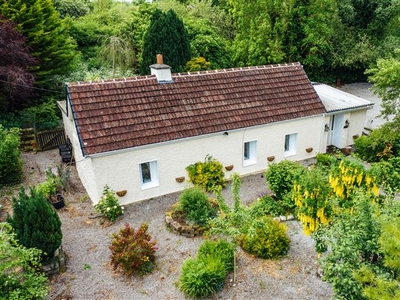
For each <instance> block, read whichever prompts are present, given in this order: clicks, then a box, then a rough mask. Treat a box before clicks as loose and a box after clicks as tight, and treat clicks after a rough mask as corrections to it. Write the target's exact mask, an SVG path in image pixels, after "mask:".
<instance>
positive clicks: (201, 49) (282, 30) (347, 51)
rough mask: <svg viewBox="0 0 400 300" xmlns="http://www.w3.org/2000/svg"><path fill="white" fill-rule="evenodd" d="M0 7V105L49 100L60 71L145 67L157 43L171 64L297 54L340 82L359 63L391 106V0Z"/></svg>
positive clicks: (128, 71)
mask: <svg viewBox="0 0 400 300" xmlns="http://www.w3.org/2000/svg"><path fill="white" fill-rule="evenodd" d="M0 14H1V15H2V16H4V17H5V18H6V19H8V20H10V21H12V22H13V23H15V27H14V28H10V27H9V26H8V24H10V23H8V21H6V20H4V21H5V22H2V23H1V25H2V32H1V35H2V38H3V39H4V41H6V43H5V45H6V47H3V49H6V48H7V49H11V48H12V49H14V50H12V51H7V52H6V53H5V55H2V57H5V58H13V59H12V61H13V63H12V64H11V65H10V64H9V63H7V62H8V61H10V59H7V60H3V61H2V64H0V69H1V67H7V68H6V69H7V71H6V74H2V75H4V76H5V77H8V79H6V80H4V81H5V83H3V84H0V87H1V88H2V90H1V89H0V94H1V93H2V97H1V96H0V99H1V101H2V102H3V103H1V105H2V106H3V109H6V110H7V113H8V111H16V112H17V111H19V110H21V109H23V108H29V107H32V106H36V105H37V104H41V103H44V102H46V103H49V102H50V103H51V102H52V103H55V102H56V101H57V100H59V99H58V98H59V97H61V93H62V89H61V88H62V83H63V82H65V81H82V80H98V79H104V78H110V77H122V76H125V77H126V76H133V75H135V74H148V72H149V66H150V65H151V64H154V63H155V55H156V54H157V53H159V52H161V53H162V54H163V55H164V62H165V63H166V64H169V65H170V66H171V67H172V71H173V72H177V71H182V70H189V71H196V70H206V69H218V68H229V67H237V66H249V65H260V64H271V63H286V62H294V61H299V62H300V63H301V64H302V65H303V66H304V68H305V71H306V72H307V74H308V75H309V77H310V79H311V80H313V81H316V80H318V81H323V82H329V83H333V82H334V81H337V83H340V81H341V82H352V81H355V80H365V79H366V76H365V74H364V71H365V69H367V68H369V69H370V71H369V73H368V75H370V79H371V80H373V81H374V82H375V83H376V88H377V91H378V92H379V93H380V95H384V96H383V98H384V106H385V111H387V112H389V111H390V110H386V104H385V103H388V105H387V106H390V107H392V108H393V107H395V105H394V104H395V101H396V100H395V98H393V95H394V94H396V91H397V86H396V80H395V78H394V75H395V74H396V72H397V71H396V70H397V69H396V68H397V65H398V64H397V62H398V58H397V55H396V54H394V53H395V50H396V49H397V48H399V44H400V34H399V31H398V30H397V29H398V26H399V18H398V16H399V15H400V5H399V3H398V1H395V0H384V1H382V0H369V1H359V0H346V1H335V0H322V1H321V0H311V1H304V0H295V1H293V0H283V1H272V0H257V1H253V2H251V3H250V2H246V1H243V0H227V1H225V0H224V1H216V0H205V1H199V0H189V1H176V0H164V1H153V2H151V3H148V2H147V1H132V2H125V1H115V0H110V1H102V0H98V1H92V2H87V1H83V0H67V1H61V0H57V1H48V0H30V1H25V2H23V1H18V0H12V1H3V2H2V4H1V5H0ZM14 29H16V30H17V31H18V33H16V32H15V30H14ZM10 30H11V31H10ZM10 38H11V39H12V41H11V40H10ZM0 40H1V38H0ZM24 40H25V43H24ZM18 45H19V46H20V47H19V46H18ZM16 46H18V47H19V48H18V49H16ZM28 49H29V53H30V54H28V51H27V50H28ZM29 55H30V56H29ZM203 58H204V60H203ZM187 62H189V64H188V65H186V63H187ZM10 67H12V68H11V69H10ZM27 67H28V68H27ZM3 70H5V69H3ZM16 72H17V73H18V74H19V75H23V76H17V77H16V75H17V73H16ZM23 72H25V73H23ZM390 74H393V76H390ZM2 75H1V72H0V76H2ZM13 76H14V77H13ZM12 78H14V79H16V80H14V79H12ZM0 79H1V78H0ZM10 82H12V85H10ZM33 82H35V85H34V89H31V88H30V87H32V84H33ZM17 83H18V84H17ZM388 87H390V88H389V89H388ZM33 91H35V93H32V92H33ZM6 92H11V94H7V95H8V96H7V97H5V96H4V95H5V94H6ZM386 96H388V97H386ZM5 99H6V100H7V101H5ZM386 100H388V101H386ZM1 119H2V120H3V119H4V120H5V119H7V118H5V117H1ZM7 120H8V119H7ZM39 122H42V120H40V121H39ZM30 123H32V122H31V121H30ZM36 125H38V126H41V125H40V124H36Z"/></svg>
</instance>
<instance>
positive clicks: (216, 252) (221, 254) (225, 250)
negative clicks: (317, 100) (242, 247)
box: [197, 239, 235, 272]
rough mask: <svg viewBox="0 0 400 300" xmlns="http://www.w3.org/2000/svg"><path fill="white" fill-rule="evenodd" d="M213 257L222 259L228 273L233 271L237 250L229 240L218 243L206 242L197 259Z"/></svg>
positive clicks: (198, 252)
mask: <svg viewBox="0 0 400 300" xmlns="http://www.w3.org/2000/svg"><path fill="white" fill-rule="evenodd" d="M203 256H211V257H216V258H218V259H221V260H222V262H223V263H224V265H225V268H226V270H227V271H228V272H230V271H233V268H234V257H235V248H234V247H233V245H232V244H231V243H229V242H228V241H227V240H223V239H220V240H218V241H210V240H206V241H204V242H203V243H202V244H201V246H200V248H199V250H198V251H197V257H198V258H200V257H203Z"/></svg>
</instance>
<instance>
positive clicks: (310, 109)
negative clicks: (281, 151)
mask: <svg viewBox="0 0 400 300" xmlns="http://www.w3.org/2000/svg"><path fill="white" fill-rule="evenodd" d="M172 79H173V81H174V82H173V83H164V84H159V83H158V82H157V79H156V77H155V76H154V75H151V76H140V77H136V78H129V79H119V80H110V81H99V82H93V83H88V82H85V83H69V84H67V91H68V94H69V99H70V101H71V103H72V110H73V112H74V114H75V122H76V125H77V128H78V134H79V135H80V139H81V142H82V145H84V146H83V148H84V153H85V155H89V154H94V153H101V152H107V151H112V150H118V149H123V148H129V147H137V146H141V145H148V144H155V143H160V142H165V141H171V140H176V139H182V138H188V137H193V136H198V135H204V134H210V133H217V132H221V133H222V132H224V131H229V130H234V129H239V128H245V127H252V126H257V125H263V124H268V123H273V122H278V121H285V120H289V119H295V118H301V117H307V116H312V115H318V114H322V113H325V112H326V110H325V108H324V106H323V104H322V102H321V100H320V99H319V97H318V95H317V94H316V92H315V90H314V89H313V87H312V85H311V83H310V81H309V79H308V77H307V75H306V74H305V72H304V70H303V68H302V66H301V65H300V64H298V63H294V64H284V65H268V66H258V67H246V68H235V69H227V70H215V71H204V72H199V73H197V72H196V73H190V74H188V73H184V74H173V75H172Z"/></svg>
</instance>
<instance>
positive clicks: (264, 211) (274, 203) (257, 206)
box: [248, 195, 285, 220]
mask: <svg viewBox="0 0 400 300" xmlns="http://www.w3.org/2000/svg"><path fill="white" fill-rule="evenodd" d="M248 211H249V213H250V215H251V217H252V219H253V220H254V219H256V218H259V217H263V216H272V217H277V216H281V215H284V214H285V208H284V207H283V206H282V205H281V201H278V200H277V199H275V198H273V197H271V196H269V195H260V196H259V197H258V198H257V200H256V201H254V202H253V203H252V204H251V205H250V206H249V208H248Z"/></svg>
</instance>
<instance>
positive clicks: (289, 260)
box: [23, 150, 333, 300]
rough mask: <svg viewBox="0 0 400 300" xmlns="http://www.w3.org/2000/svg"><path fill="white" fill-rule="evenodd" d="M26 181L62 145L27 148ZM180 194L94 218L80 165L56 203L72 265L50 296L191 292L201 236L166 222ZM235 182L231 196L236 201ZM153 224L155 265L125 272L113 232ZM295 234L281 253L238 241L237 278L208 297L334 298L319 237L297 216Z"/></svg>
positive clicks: (249, 182) (253, 194)
mask: <svg viewBox="0 0 400 300" xmlns="http://www.w3.org/2000/svg"><path fill="white" fill-rule="evenodd" d="M23 159H24V162H25V176H26V181H25V186H29V185H33V184H37V183H39V182H41V181H42V180H43V179H44V177H45V170H46V168H48V167H51V168H54V169H55V168H56V166H57V164H59V163H60V156H59V155H58V150H51V151H45V152H39V153H37V154H33V153H23ZM266 191H267V189H266V183H265V179H264V178H263V177H262V176H261V174H258V175H253V176H249V177H246V178H244V179H243V181H242V186H241V199H242V201H243V202H244V203H249V202H251V201H253V200H254V199H256V198H257V196H258V195H259V194H260V193H263V192H266ZM177 196H178V195H177V194H172V195H167V196H163V197H159V198H155V199H151V200H148V201H145V202H141V203H135V204H131V205H127V206H125V214H124V216H122V217H120V218H119V219H118V220H117V221H116V222H115V223H114V224H102V222H101V219H99V218H94V217H95V213H94V210H93V207H92V204H91V202H90V201H89V200H88V199H87V197H85V193H84V189H83V187H82V186H81V183H80V181H79V179H78V176H77V174H76V170H75V169H74V168H72V169H71V191H70V192H69V193H68V194H66V195H65V202H66V206H65V208H62V209H60V210H59V211H58V213H59V216H60V218H61V221H62V231H63V249H64V251H65V253H66V255H67V259H68V262H67V270H66V272H64V273H62V274H59V275H56V276H53V277H52V278H51V291H50V294H49V297H48V299H77V300H80V299H82V300H83V299H121V300H125V299H127V300H128V299H135V300H136V299H137V300H139V299H185V296H184V294H183V293H182V292H180V291H179V290H178V289H177V288H176V285H175V283H176V281H177V280H178V277H179V274H180V267H181V265H182V262H183V261H184V260H185V259H186V258H188V257H190V256H195V255H196V251H197V249H198V247H199V245H200V244H201V242H202V241H203V238H201V237H197V238H186V237H182V236H178V235H176V234H174V233H172V232H170V231H168V230H167V229H166V226H165V218H164V214H165V211H166V210H167V209H168V208H169V207H170V206H171V205H172V204H173V203H175V202H176V200H177ZM230 197H231V194H230V191H229V187H228V188H227V189H226V191H225V198H226V199H228V201H230ZM143 222H147V223H148V224H149V233H150V234H151V235H152V236H153V238H154V239H156V240H157V241H158V243H157V247H158V251H157V260H156V263H157V266H156V268H155V270H154V271H153V273H152V274H150V275H147V276H145V277H126V276H125V275H123V274H120V273H117V272H114V271H113V270H112V268H111V267H110V264H109V262H110V259H109V257H110V250H109V249H108V247H109V245H110V235H111V234H112V233H114V232H117V231H118V230H119V228H121V227H122V226H123V225H124V224H125V223H129V224H130V225H131V226H133V227H134V228H138V227H139V225H140V224H141V223H143ZM286 224H287V226H288V233H289V236H290V239H291V245H290V250H289V253H288V255H287V257H285V258H283V259H281V260H276V261H273V260H263V259H258V258H255V257H253V256H251V255H249V254H246V253H245V252H243V251H241V250H240V249H239V251H238V262H237V266H238V268H237V275H236V281H234V280H233V274H231V275H230V276H229V277H228V279H227V282H226V284H225V287H224V289H223V290H222V291H220V292H218V293H217V294H215V295H213V296H212V297H211V298H210V299H246V298H248V299H286V300H287V299H318V300H324V299H331V298H332V296H333V294H332V290H331V287H330V285H329V284H327V283H325V282H323V281H322V280H321V279H320V278H319V277H318V276H317V269H318V265H317V259H316V258H317V255H316V253H315V251H314V247H313V241H312V239H311V238H309V237H306V236H305V235H303V233H302V228H301V225H300V224H299V223H298V222H297V221H290V222H287V223H286Z"/></svg>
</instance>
